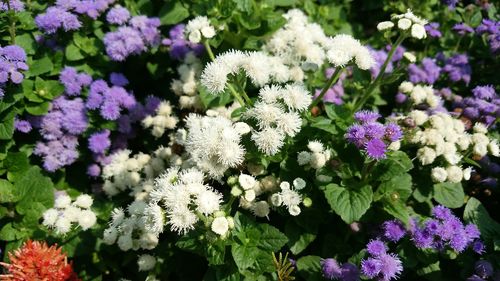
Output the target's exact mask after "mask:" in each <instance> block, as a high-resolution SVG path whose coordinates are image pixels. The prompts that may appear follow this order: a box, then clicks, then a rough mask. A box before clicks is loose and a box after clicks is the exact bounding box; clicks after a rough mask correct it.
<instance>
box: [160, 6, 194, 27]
mask: <svg viewBox="0 0 500 281" xmlns="http://www.w3.org/2000/svg"><path fill="white" fill-rule="evenodd" d="M159 17H160V21H161V23H162V24H163V25H170V24H176V23H179V22H181V21H183V20H185V19H186V18H187V17H189V10H188V9H186V8H185V7H184V6H183V5H182V3H181V2H179V1H170V2H169V3H166V4H165V5H163V7H161V9H160V12H159Z"/></svg>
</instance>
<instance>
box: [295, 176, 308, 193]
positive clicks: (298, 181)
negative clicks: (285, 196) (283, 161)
mask: <svg viewBox="0 0 500 281" xmlns="http://www.w3.org/2000/svg"><path fill="white" fill-rule="evenodd" d="M293 186H294V187H295V189H296V190H301V189H303V188H304V187H306V181H305V180H303V179H302V178H296V179H294V180H293Z"/></svg>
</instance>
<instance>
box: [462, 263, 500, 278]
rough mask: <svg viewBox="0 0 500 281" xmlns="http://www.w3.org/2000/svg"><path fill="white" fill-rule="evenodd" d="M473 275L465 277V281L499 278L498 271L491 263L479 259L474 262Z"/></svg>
mask: <svg viewBox="0 0 500 281" xmlns="http://www.w3.org/2000/svg"><path fill="white" fill-rule="evenodd" d="M474 273H475V274H474V275H472V276H471V277H469V278H467V281H486V280H488V278H490V277H493V280H499V278H500V271H496V272H495V270H494V268H493V265H492V264H491V263H490V262H489V261H486V260H479V261H477V262H476V263H475V264H474Z"/></svg>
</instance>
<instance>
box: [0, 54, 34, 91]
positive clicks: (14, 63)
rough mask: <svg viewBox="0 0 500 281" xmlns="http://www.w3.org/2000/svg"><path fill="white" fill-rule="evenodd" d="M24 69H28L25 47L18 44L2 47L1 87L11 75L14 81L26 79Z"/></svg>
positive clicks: (18, 81)
mask: <svg viewBox="0 0 500 281" xmlns="http://www.w3.org/2000/svg"><path fill="white" fill-rule="evenodd" d="M24 70H28V65H27V64H26V52H25V51H24V49H23V48H21V47H19V46H17V45H9V46H5V47H0V87H2V86H3V85H2V84H4V83H7V82H8V81H9V77H10V81H11V82H12V83H14V84H20V83H21V82H22V81H23V79H24V76H23V74H22V73H21V71H24ZM2 96H3V94H2V95H0V97H2Z"/></svg>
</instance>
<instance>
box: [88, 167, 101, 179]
mask: <svg viewBox="0 0 500 281" xmlns="http://www.w3.org/2000/svg"><path fill="white" fill-rule="evenodd" d="M100 174H101V167H99V165H97V164H90V165H89V166H88V167H87V175H88V176H89V177H93V178H96V177H98V176H99V175H100Z"/></svg>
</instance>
